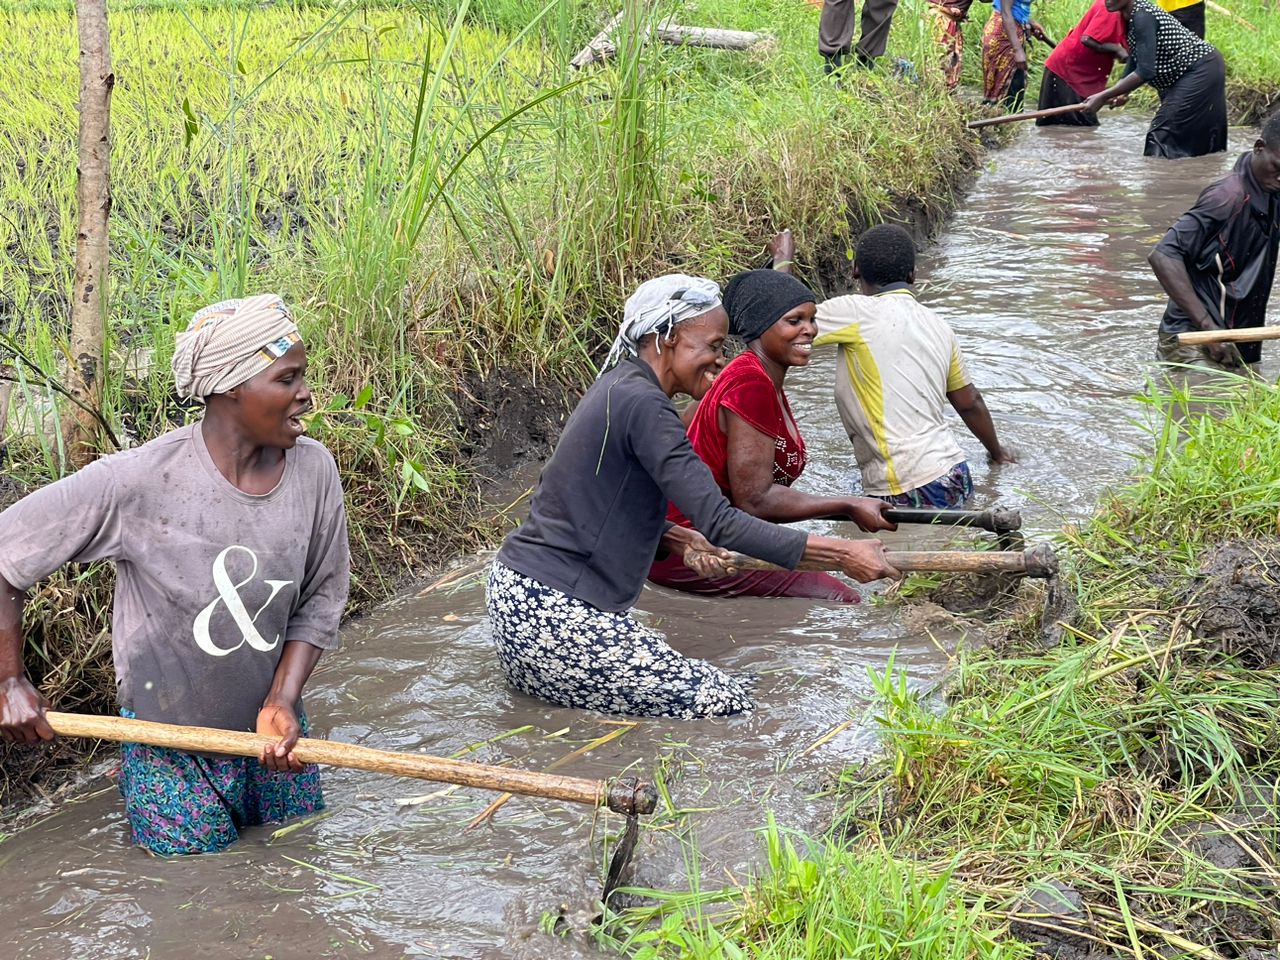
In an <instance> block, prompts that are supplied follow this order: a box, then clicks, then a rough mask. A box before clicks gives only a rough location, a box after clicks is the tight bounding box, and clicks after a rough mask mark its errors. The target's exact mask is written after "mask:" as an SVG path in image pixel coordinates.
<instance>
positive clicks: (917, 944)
mask: <svg viewBox="0 0 1280 960" xmlns="http://www.w3.org/2000/svg"><path fill="white" fill-rule="evenodd" d="M764 842H765V846H766V851H767V856H768V868H767V870H766V871H765V872H764V873H763V875H762V876H761V877H760V878H759V879H758V880H757V881H755V882H754V883H753V884H752V885H751V886H750V887H747V888H743V887H733V888H727V889H725V890H722V891H716V892H714V893H706V894H704V893H698V892H694V893H691V894H676V895H669V894H668V895H663V894H659V895H658V898H659V901H660V902H659V903H658V904H657V905H656V906H652V907H640V908H634V909H633V910H631V911H629V912H628V914H627V915H625V916H624V917H623V918H622V924H621V925H620V927H615V928H614V929H613V930H612V931H610V928H608V927H606V929H605V932H604V934H603V939H605V940H606V941H608V942H609V943H610V944H611V945H612V946H614V947H615V948H617V949H619V950H621V951H623V952H625V953H626V954H627V955H628V956H631V957H633V958H634V960H661V958H666V957H672V958H674V957H680V958H689V960H699V958H706V960H740V958H748V957H750V958H755V960H792V958H795V957H805V958H807V960H842V958H846V957H862V958H866V960H962V958H963V960H1021V958H1026V957H1030V955H1031V951H1030V950H1029V949H1027V948H1026V947H1024V946H1022V945H1021V944H1018V943H1012V942H1008V941H1003V940H1001V939H999V938H998V937H997V935H996V934H997V932H998V929H999V927H1000V923H999V922H998V921H995V922H993V921H992V919H991V918H990V917H989V916H988V915H987V914H986V911H985V906H984V904H983V903H982V901H981V900H980V899H979V900H978V901H977V902H975V903H973V904H967V903H966V902H965V901H964V899H963V898H962V897H960V896H958V891H957V888H956V885H955V884H954V883H953V882H952V879H951V873H952V871H951V869H950V868H949V867H943V868H942V869H934V867H933V866H932V865H930V866H925V865H921V864H914V863H911V862H909V861H906V860H902V859H899V858H896V857H894V856H892V855H891V854H889V853H887V852H886V851H883V850H870V851H854V850H851V849H849V848H848V847H846V846H843V845H841V844H837V843H830V842H816V841H810V840H806V839H804V838H800V840H799V842H800V845H801V849H800V850H797V846H796V842H795V840H794V839H793V838H792V837H789V836H788V835H786V833H785V832H784V831H782V830H781V829H779V827H778V825H777V824H776V823H775V822H774V820H773V819H772V817H771V818H770V820H769V824H768V826H767V828H766V829H765V830H764ZM646 893H652V891H646ZM628 925H630V931H629V932H628V929H627V927H628Z"/></svg>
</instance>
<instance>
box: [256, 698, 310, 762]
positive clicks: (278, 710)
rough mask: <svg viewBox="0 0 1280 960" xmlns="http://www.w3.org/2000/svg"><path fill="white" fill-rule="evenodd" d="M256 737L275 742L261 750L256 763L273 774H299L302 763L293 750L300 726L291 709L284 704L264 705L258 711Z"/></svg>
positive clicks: (299, 733) (299, 732)
mask: <svg viewBox="0 0 1280 960" xmlns="http://www.w3.org/2000/svg"><path fill="white" fill-rule="evenodd" d="M257 728H258V736H260V737H272V738H273V739H274V740H275V742H274V743H271V744H268V745H267V746H265V747H263V748H262V753H261V755H260V756H259V757H258V762H259V763H261V764H262V765H263V766H264V767H266V768H267V769H268V770H271V771H274V772H275V773H301V772H302V762H301V761H300V760H298V758H297V757H295V756H294V755H293V748H294V747H295V746H297V744H298V738H299V737H301V736H302V724H301V723H299V722H298V715H297V714H296V713H294V712H293V707H292V706H290V705H288V704H284V703H264V704H263V705H262V709H261V710H259V711H258V725H257Z"/></svg>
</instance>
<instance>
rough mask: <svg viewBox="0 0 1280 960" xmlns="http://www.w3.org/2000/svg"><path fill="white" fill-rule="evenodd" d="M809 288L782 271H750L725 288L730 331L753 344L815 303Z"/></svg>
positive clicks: (730, 282) (737, 277)
mask: <svg viewBox="0 0 1280 960" xmlns="http://www.w3.org/2000/svg"><path fill="white" fill-rule="evenodd" d="M816 302H817V300H816V298H815V297H814V295H813V293H812V292H810V290H809V288H808V287H806V286H805V285H804V284H803V283H801V282H800V281H799V280H797V279H796V278H795V277H793V276H791V274H789V273H783V272H782V271H780V270H747V271H745V272H743V273H740V274H738V275H737V276H736V277H734V278H733V279H732V280H730V281H729V284H728V286H726V287H725V288H724V308H725V310H727V311H728V313H729V332H730V333H733V334H735V335H737V336H739V337H741V338H742V339H743V340H745V341H747V342H748V343H750V342H751V341H752V340H754V339H756V338H757V337H759V336H760V335H761V334H762V333H764V332H765V331H766V330H768V329H769V328H770V327H772V326H773V325H774V324H775V323H777V322H778V321H779V320H781V319H782V317H783V315H784V314H786V313H790V312H791V311H792V310H794V309H795V308H796V307H798V306H800V304H802V303H816Z"/></svg>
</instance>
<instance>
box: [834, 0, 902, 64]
mask: <svg viewBox="0 0 1280 960" xmlns="http://www.w3.org/2000/svg"><path fill="white" fill-rule="evenodd" d="M897 8H898V0H862V36H860V37H859V38H858V49H857V54H858V62H859V63H860V64H862V65H863V66H864V67H869V66H871V65H872V63H874V62H875V59H876V57H880V56H883V55H884V51H885V48H886V47H887V46H888V45H889V27H890V26H891V25H892V24H893V12H894V10H896V9H897ZM853 14H854V6H853V0H823V4H822V19H821V20H819V21H818V52H819V53H821V54H822V58H823V59H824V60H826V64H825V67H824V69H825V70H826V72H827V73H830V72H831V71H832V70H835V69H837V68H838V67H840V66H841V64H842V63H843V62H844V58H845V57H847V56H848V55H849V45H850V44H851V43H852V42H853Z"/></svg>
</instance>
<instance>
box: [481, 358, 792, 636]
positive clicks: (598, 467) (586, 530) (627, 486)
mask: <svg viewBox="0 0 1280 960" xmlns="http://www.w3.org/2000/svg"><path fill="white" fill-rule="evenodd" d="M668 500H670V501H671V502H672V503H674V504H675V505H676V506H677V507H679V508H680V511H681V512H682V513H683V514H684V515H685V516H686V517H688V518H689V519H690V520H691V521H692V522H693V526H694V529H696V530H698V531H700V532H701V533H702V534H703V535H704V536H706V538H707V539H708V540H710V541H711V542H712V543H714V544H715V545H716V546H720V547H728V548H729V549H733V550H740V551H742V552H743V553H747V554H750V555H751V556H754V557H759V558H760V559H762V560H768V561H770V562H772V563H776V564H779V565H781V566H784V567H787V568H788V569H795V566H796V564H798V563H799V562H800V557H801V554H803V553H804V548H805V542H806V540H807V535H806V534H805V533H803V532H802V531H800V530H792V529H789V528H787V527H781V526H778V525H777V524H773V523H768V522H766V521H764V520H758V519H756V518H755V517H752V516H751V515H749V514H746V513H743V512H742V511H741V510H738V509H736V508H735V507H733V506H731V505H730V504H729V501H728V500H726V499H725V497H724V494H723V493H721V492H720V488H719V487H718V486H717V485H716V482H715V480H714V479H712V476H711V471H710V470H709V469H708V468H707V465H706V464H705V463H703V462H702V460H701V459H700V458H699V457H698V455H697V454H696V453H694V451H693V447H692V446H690V445H689V438H688V436H687V435H686V434H685V429H684V424H682V423H681V422H680V417H679V415H678V414H677V413H676V409H675V407H674V406H673V405H672V403H671V399H670V398H669V397H668V396H667V395H666V394H665V393H663V391H662V388H661V387H660V386H659V385H658V378H657V376H656V375H655V374H654V372H653V370H652V368H650V366H649V365H648V364H647V363H645V362H644V361H642V360H638V359H630V360H624V361H623V362H622V363H620V364H619V365H618V366H617V367H616V368H614V369H613V370H610V371H608V372H607V373H605V374H604V375H603V376H602V377H600V379H599V380H597V381H596V382H595V383H594V384H593V385H592V386H591V388H590V389H589V390H588V391H587V392H586V394H584V395H583V397H582V400H581V401H580V402H579V403H578V406H577V408H576V409H575V410H574V411H573V414H572V415H571V416H570V417H569V421H568V423H566V424H565V428H564V433H563V434H562V435H561V437H560V442H559V443H558V444H557V445H556V449H555V453H553V454H552V455H551V459H550V460H548V461H547V464H546V466H545V467H543V470H542V476H541V478H540V479H539V480H538V488H537V490H536V491H535V492H534V494H533V503H532V505H531V507H530V510H529V518H528V519H527V520H526V521H525V522H524V523H523V524H521V525H520V527H519V528H517V529H516V530H514V531H513V532H512V533H511V534H510V535H509V536H508V537H507V539H506V542H505V543H504V544H503V545H502V549H501V550H500V551H499V552H498V559H499V560H500V561H501V562H502V563H504V564H506V565H507V566H508V567H510V568H511V569H513V570H515V571H517V572H519V573H522V574H524V575H525V576H527V577H531V578H533V579H534V580H537V581H539V582H540V583H543V584H545V585H547V586H549V587H554V588H555V589H557V590H559V591H561V592H562V593H566V594H568V595H569V596H571V597H575V598H577V599H578V600H582V601H585V602H586V603H589V604H591V605H592V606H593V607H596V608H597V609H599V610H606V611H609V612H612V613H620V612H622V611H624V610H627V609H629V608H630V607H631V606H632V605H634V604H635V602H636V598H637V597H639V596H640V590H641V589H642V588H643V586H644V581H645V577H646V576H647V575H648V573H649V567H650V565H651V564H652V563H653V560H654V556H655V554H656V552H657V550H658V542H659V541H660V540H661V539H662V534H663V532H664V531H665V530H666V528H667V526H668V523H667V520H666V514H667V501H668Z"/></svg>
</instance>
